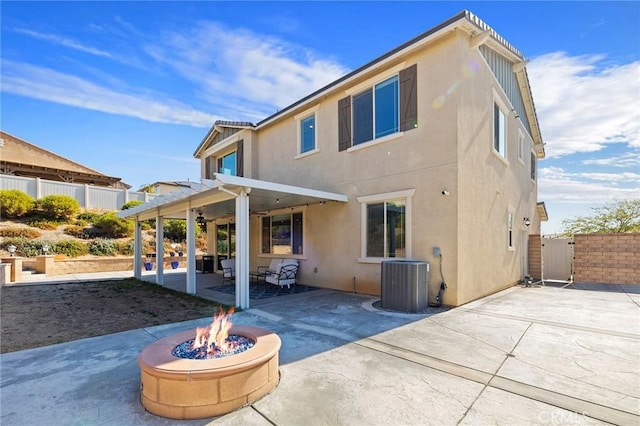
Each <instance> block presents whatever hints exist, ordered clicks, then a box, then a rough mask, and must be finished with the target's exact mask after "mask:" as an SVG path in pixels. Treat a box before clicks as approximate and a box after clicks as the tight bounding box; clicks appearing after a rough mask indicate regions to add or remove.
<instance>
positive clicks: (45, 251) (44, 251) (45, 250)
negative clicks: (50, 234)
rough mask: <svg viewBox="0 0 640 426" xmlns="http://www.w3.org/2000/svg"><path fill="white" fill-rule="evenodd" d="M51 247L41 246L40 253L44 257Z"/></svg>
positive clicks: (47, 245)
mask: <svg viewBox="0 0 640 426" xmlns="http://www.w3.org/2000/svg"><path fill="white" fill-rule="evenodd" d="M50 248H51V247H49V244H45V245H43V246H42V253H44V255H45V256H46V255H47V252H48V251H49V249H50Z"/></svg>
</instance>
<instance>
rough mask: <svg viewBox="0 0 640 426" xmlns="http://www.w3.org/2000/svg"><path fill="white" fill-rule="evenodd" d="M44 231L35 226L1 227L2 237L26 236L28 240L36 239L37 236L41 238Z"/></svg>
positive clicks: (0, 233) (0, 234)
mask: <svg viewBox="0 0 640 426" xmlns="http://www.w3.org/2000/svg"><path fill="white" fill-rule="evenodd" d="M41 236H42V233H41V232H40V231H38V230H37V229H33V228H5V229H0V237H8V238H15V237H24V238H26V239H28V240H34V239H36V238H40V237H41Z"/></svg>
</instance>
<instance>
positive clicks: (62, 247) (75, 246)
mask: <svg viewBox="0 0 640 426" xmlns="http://www.w3.org/2000/svg"><path fill="white" fill-rule="evenodd" d="M54 250H55V251H54V253H56V254H66V255H67V256H69V257H78V256H83V255H85V254H88V253H89V247H88V246H87V245H86V244H84V243H82V242H80V241H76V240H60V241H58V242H57V243H56V244H55V246H54Z"/></svg>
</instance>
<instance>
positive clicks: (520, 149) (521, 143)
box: [518, 129, 527, 165]
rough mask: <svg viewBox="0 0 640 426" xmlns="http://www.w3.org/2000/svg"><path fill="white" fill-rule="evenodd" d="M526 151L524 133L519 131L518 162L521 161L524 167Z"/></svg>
mask: <svg viewBox="0 0 640 426" xmlns="http://www.w3.org/2000/svg"><path fill="white" fill-rule="evenodd" d="M526 151H527V150H526V149H525V147H524V133H522V130H520V129H518V161H520V162H521V163H522V165H524V153H525V152H526Z"/></svg>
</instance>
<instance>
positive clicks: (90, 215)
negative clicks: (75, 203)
mask: <svg viewBox="0 0 640 426" xmlns="http://www.w3.org/2000/svg"><path fill="white" fill-rule="evenodd" d="M100 216H101V214H100V213H94V212H82V213H78V215H77V216H76V219H77V220H78V221H83V222H86V223H95V221H96V220H98V218H99V217H100Z"/></svg>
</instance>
